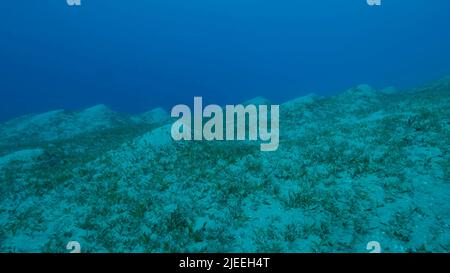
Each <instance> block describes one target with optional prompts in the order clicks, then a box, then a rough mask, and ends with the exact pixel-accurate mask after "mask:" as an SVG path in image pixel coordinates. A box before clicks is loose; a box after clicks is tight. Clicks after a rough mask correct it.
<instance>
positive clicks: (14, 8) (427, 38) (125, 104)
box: [0, 0, 450, 120]
mask: <svg viewBox="0 0 450 273" xmlns="http://www.w3.org/2000/svg"><path fill="white" fill-rule="evenodd" d="M449 10H450V1H448V0H433V1H429V0H412V1H388V0H384V1H383V3H382V6H381V7H370V6H368V5H367V4H366V1H365V0H342V1H337V0H320V1H319V0H304V1H274V0H272V1H263V0H259V1H256V0H226V1H225V0H220V1H212V0H193V1H185V0H184V1H174V0H164V1H152V0H148V1H143V0H142V1H137V0H136V1H123V0H121V1H119V0H108V1H98V0H82V6H81V7H69V6H68V5H67V4H66V1H65V0H46V1H27V0H14V1H3V2H2V4H1V7H0V37H1V39H0V41H1V42H0V90H1V91H0V92H1V100H0V120H6V119H10V118H13V117H16V116H19V115H23V114H27V113H30V112H45V111H48V110H52V109H56V108H69V109H77V108H83V107H87V106H91V105H94V104H98V103H105V104H107V105H109V106H110V107H112V108H113V109H114V110H117V111H123V112H129V113H138V112H142V111H146V110H149V109H151V108H153V107H156V106H163V107H165V108H170V107H172V106H173V105H174V104H177V103H180V102H184V103H190V102H191V101H192V97H193V96H194V95H201V96H203V97H204V98H205V101H206V103H236V102H240V101H243V100H246V99H249V98H252V97H254V96H264V97H267V98H269V99H270V100H272V101H274V102H282V101H284V100H287V99H291V98H293V97H298V96H301V95H303V94H306V93H309V92H316V93H318V94H320V95H331V94H335V93H338V92H340V91H342V90H343V89H346V88H348V87H351V86H354V85H355V84H358V83H363V82H364V83H369V84H372V85H373V86H375V87H377V88H382V87H385V86H388V85H395V86H397V87H399V88H408V87H411V86H415V85H417V84H420V83H423V82H426V81H429V80H431V79H435V78H438V77H440V76H442V75H444V74H448V73H449V72H450V52H449V49H450V35H449V31H448V26H449V21H450V20H449V17H448V11H449Z"/></svg>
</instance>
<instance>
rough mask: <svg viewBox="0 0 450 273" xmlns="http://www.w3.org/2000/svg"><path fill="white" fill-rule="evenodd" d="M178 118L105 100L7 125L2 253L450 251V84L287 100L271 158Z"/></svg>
mask: <svg viewBox="0 0 450 273" xmlns="http://www.w3.org/2000/svg"><path fill="white" fill-rule="evenodd" d="M253 101H254V102H261V101H265V100H264V99H262V98H257V99H255V100H253ZM171 122H172V120H171V118H170V117H169V115H168V114H167V113H166V112H165V111H164V110H163V109H160V108H158V109H155V110H152V111H149V112H147V113H145V114H142V115H139V116H130V115H125V114H121V113H116V112H114V111H112V110H110V109H109V108H108V107H106V106H104V105H98V106H95V107H92V108H89V109H86V110H81V111H67V110H57V111H52V112H48V113H44V114H36V115H28V116H24V117H20V118H16V119H13V120H10V121H8V122H5V123H3V124H1V125H0V189H1V190H0V251H1V252H68V250H66V244H67V243H68V242H69V241H78V242H80V244H81V247H82V249H81V250H82V252H367V250H366V245H367V243H368V242H370V241H377V242H379V243H380V244H381V247H382V251H383V252H449V251H450V232H449V231H450V203H449V196H450V171H449V167H450V153H449V150H450V78H448V77H447V78H443V79H441V80H438V81H434V82H431V83H429V84H427V85H424V86H421V87H418V88H414V89H411V90H402V91H397V90H395V89H394V88H387V89H383V90H375V89H374V88H372V87H370V86H368V85H360V86H357V87H354V88H351V89H349V90H347V91H344V92H341V93H340V94H338V95H336V96H332V97H320V96H317V95H314V94H311V95H308V96H303V97H300V98H296V99H293V100H291V101H287V102H285V103H283V104H281V105H280V145H279V149H278V150H277V151H274V152H261V151H260V149H259V144H258V143H252V142H247V141H233V142H227V141H213V142H202V141H198V142H193V141H191V142H182V141H181V142H175V141H173V140H172V138H171V137H170V127H171Z"/></svg>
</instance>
